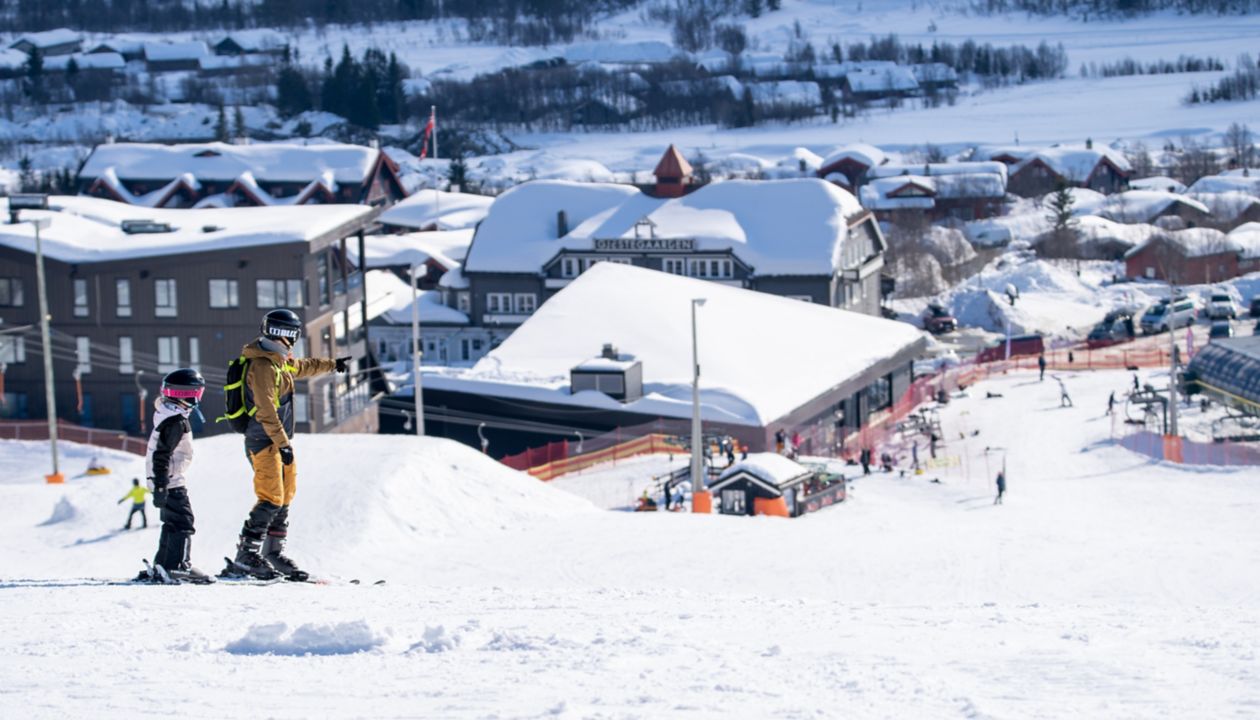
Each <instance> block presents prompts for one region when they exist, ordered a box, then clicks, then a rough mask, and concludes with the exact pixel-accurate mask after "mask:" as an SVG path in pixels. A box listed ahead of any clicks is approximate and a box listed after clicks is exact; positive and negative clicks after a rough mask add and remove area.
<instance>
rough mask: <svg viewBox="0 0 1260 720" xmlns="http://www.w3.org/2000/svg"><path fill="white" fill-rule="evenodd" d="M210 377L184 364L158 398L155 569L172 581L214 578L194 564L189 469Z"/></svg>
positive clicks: (152, 467)
mask: <svg viewBox="0 0 1260 720" xmlns="http://www.w3.org/2000/svg"><path fill="white" fill-rule="evenodd" d="M205 391H206V380H205V378H203V377H202V376H201V373H199V372H197V371H196V370H193V369H191V368H181V369H179V370H176V371H174V372H171V373H168V374H167V376H166V377H165V378H163V379H162V391H161V395H159V396H158V398H157V399H156V400H155V401H154V408H155V410H156V412H154V413H153V431H152V432H151V433H150V434H149V448H148V453H147V456H146V458H145V466H146V470H147V473H148V477H149V483H150V485H152V487H153V506H154V507H156V508H159V509H160V510H161V511H162V512H161V515H162V534H161V536H159V537H158V551H157V555H155V556H154V558H153V570H154V572H165V573H166V575H167V576H168V577H169V578H170V579H171V580H176V581H187V582H193V583H211V582H214V579H213V578H211V577H209V576H208V575H206V574H205V573H203V572H201V571H200V570H198V569H197V568H195V567H193V565H192V561H191V557H190V556H191V553H192V536H193V533H194V532H195V529H194V528H193V512H192V503H190V502H189V500H188V490H187V485H188V477H187V474H188V470H189V468H190V467H191V466H192V461H193V443H192V423H190V422H189V420H188V416H189V415H191V414H192V413H193V412H196V411H197V406H198V405H199V404H200V403H201V396H202V395H203V394H204V393H205ZM136 579H137V580H148V581H150V582H158V581H161V580H163V579H164V578H162V577H160V576H156V577H155V576H154V575H153V574H151V573H149V572H147V571H146V572H142V573H140V576H139V577H137V578H136Z"/></svg>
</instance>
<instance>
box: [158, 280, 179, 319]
mask: <svg viewBox="0 0 1260 720" xmlns="http://www.w3.org/2000/svg"><path fill="white" fill-rule="evenodd" d="M153 314H154V315H155V316H157V317H175V316H176V315H178V314H179V309H178V306H177V303H176V290H175V278H158V279H156V280H154V281H153Z"/></svg>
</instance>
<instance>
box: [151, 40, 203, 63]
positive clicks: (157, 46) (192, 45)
mask: <svg viewBox="0 0 1260 720" xmlns="http://www.w3.org/2000/svg"><path fill="white" fill-rule="evenodd" d="M209 54H210V48H208V47H206V44H205V43H204V42H202V41H200V40H193V41H185V42H147V43H145V44H144V59H145V60H148V61H150V62H173V61H176V60H200V59H201V58H203V57H206V56H207V55H209Z"/></svg>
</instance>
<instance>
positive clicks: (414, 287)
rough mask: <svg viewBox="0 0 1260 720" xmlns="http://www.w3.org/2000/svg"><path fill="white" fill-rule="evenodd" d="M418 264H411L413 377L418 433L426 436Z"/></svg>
mask: <svg viewBox="0 0 1260 720" xmlns="http://www.w3.org/2000/svg"><path fill="white" fill-rule="evenodd" d="M417 270H418V266H417V265H416V264H415V263H412V264H411V378H412V390H413V391H414V392H415V401H416V435H418V436H420V437H423V436H424V395H423V394H422V393H421V391H420V356H421V355H423V352H422V351H421V349H420V348H421V346H420V285H419V280H417V279H416V272H417Z"/></svg>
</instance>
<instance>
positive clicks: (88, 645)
mask: <svg viewBox="0 0 1260 720" xmlns="http://www.w3.org/2000/svg"><path fill="white" fill-rule="evenodd" d="M1144 377H1145V375H1144ZM1148 379H1149V380H1150V381H1151V382H1153V383H1155V384H1157V385H1158V384H1161V383H1162V382H1163V378H1161V376H1160V375H1159V374H1158V373H1157V374H1155V375H1154V376H1153V377H1150V378H1148ZM1064 380H1065V382H1066V383H1067V384H1068V387H1069V388H1070V389H1071V391H1072V394H1073V396H1074V398H1075V399H1076V404H1077V407H1076V408H1069V409H1060V408H1059V407H1058V389H1057V386H1056V385H1055V384H1053V383H1052V382H1051V381H1050V380H1047V381H1046V382H1045V383H1038V382H1037V380H1036V376H1035V374H1031V373H1015V374H1012V375H1010V376H1008V377H1005V378H1001V379H997V380H993V381H986V382H983V383H979V384H977V385H975V386H973V387H972V388H970V389H969V391H968V395H969V396H968V397H964V398H959V399H956V400H955V401H954V402H952V403H950V405H949V406H947V407H946V408H945V409H944V410H943V411H942V422H943V427H944V431H945V437H946V442H945V445H944V451H943V455H945V456H948V457H952V458H956V460H955V461H954V462H953V464H952V465H948V466H946V467H943V468H941V469H940V470H939V471H936V472H934V471H930V472H929V473H928V474H927V475H923V476H914V475H910V476H908V477H905V478H899V477H897V476H895V475H883V474H876V475H874V476H871V477H868V478H858V479H857V480H856V481H855V482H854V483H853V485H852V488H851V494H850V498H849V500H848V501H846V502H845V503H844V504H842V505H840V506H837V507H833V508H830V509H827V510H824V511H822V512H819V513H817V514H815V515H809V516H806V517H804V518H800V519H794V520H783V519H777V518H764V517H763V518H744V517H739V518H734V517H721V516H709V517H698V516H693V515H687V514H673V513H648V514H642V513H638V514H634V513H618V512H611V513H610V512H602V511H598V510H596V509H594V507H593V506H591V505H590V504H588V503H586V502H585V501H581V500H577V499H574V498H573V497H572V496H569V495H566V494H565V493H564V492H563V491H561V490H559V489H558V488H556V487H548V486H545V485H543V484H541V483H539V482H538V481H536V480H533V479H532V478H529V477H526V476H524V475H520V474H517V473H515V472H513V471H510V470H507V469H504V468H502V467H499V466H497V465H495V464H494V463H493V462H491V461H489V460H487V459H485V458H484V457H483V456H480V455H479V454H477V453H475V452H474V451H471V450H469V449H467V448H463V447H459V446H453V445H451V444H449V443H446V442H444V441H436V440H429V441H417V440H414V439H410V438H401V437H363V436H345V437H337V436H324V437H299V438H298V440H297V443H296V449H297V458H298V463H299V465H300V467H301V470H300V478H301V479H300V489H299V492H298V496H297V500H296V503H295V505H294V513H293V527H292V533H291V549H292V554H293V555H294V556H295V557H297V558H299V559H300V560H303V561H305V562H306V563H307V564H308V565H310V566H311V568H312V569H313V570H315V571H316V573H317V574H319V575H324V576H333V577H340V578H351V577H355V578H362V579H364V580H374V579H376V578H385V579H387V580H388V582H387V584H386V585H383V586H379V587H377V586H370V585H368V586H358V587H355V586H339V585H333V586H325V587H320V586H313V585H288V586H286V585H280V586H271V587H240V586H236V587H230V586H225V585H219V586H214V587H208V588H202V587H190V586H181V587H175V588H168V587H125V586H122V587H119V586H102V585H100V584H99V582H100V581H101V580H105V579H112V578H121V577H124V576H127V575H130V574H131V573H133V572H134V571H135V570H136V568H137V566H138V560H139V558H140V557H143V556H147V555H150V554H151V553H152V549H153V546H154V544H155V542H156V535H157V533H156V530H154V529H150V530H147V531H133V532H131V533H119V532H117V531H116V530H115V529H116V528H117V527H119V526H120V525H121V522H122V520H123V518H124V515H125V509H124V508H123V507H119V506H117V505H115V504H114V501H115V500H116V499H117V498H118V497H120V496H121V495H122V492H123V490H124V489H125V485H126V484H127V480H126V479H127V478H128V477H129V476H130V474H131V473H132V472H134V471H135V468H136V467H137V466H136V464H135V463H136V462H137V461H130V464H128V462H127V461H126V460H119V458H118V456H113V455H111V456H110V457H109V458H108V462H109V463H110V464H112V465H113V466H114V469H115V474H113V475H111V476H106V477H104V478H93V479H77V480H73V481H71V482H70V483H68V484H67V485H66V486H63V487H55V486H45V485H43V484H40V483H39V481H38V476H39V475H40V473H41V472H43V471H44V463H45V461H46V460H45V457H44V455H43V454H42V453H41V452H40V450H41V448H40V447H38V446H35V445H32V444H15V443H12V442H0V457H2V458H3V460H2V461H0V462H3V465H2V466H0V467H2V468H3V469H4V471H5V476H6V478H11V481H10V482H6V483H4V484H0V503H3V505H4V506H5V507H6V508H7V519H6V522H5V523H4V524H3V525H0V548H2V549H3V553H2V554H3V557H4V562H3V565H2V566H0V636H2V637H4V638H5V640H4V643H5V645H4V647H5V649H6V652H5V653H4V654H3V657H0V687H3V688H4V689H5V692H4V693H0V715H4V716H22V717H36V718H53V717H55V718H62V717H76V716H84V715H91V716H93V717H103V718H122V717H128V718H131V717H136V716H144V717H147V716H158V715H162V716H166V715H168V714H169V713H170V712H171V709H172V702H177V703H178V707H179V712H180V713H181V714H183V715H186V716H197V717H247V716H248V717H256V716H258V715H259V714H260V713H261V714H263V715H266V716H269V717H281V718H289V717H293V718H297V717H310V716H313V715H318V716H336V717H364V716H370V717H415V716H423V717H434V716H440V717H486V716H506V715H510V716H512V717H542V716H556V715H558V716H574V717H591V716H596V717H605V716H611V717H683V718H686V717H697V718H698V717H715V716H737V717H754V716H755V717H769V716H814V717H835V716H844V717H856V718H875V717H890V716H893V717H955V716H959V715H962V716H970V717H1020V718H1050V717H1063V716H1064V715H1075V716H1082V717H1098V716H1107V717H1125V718H1129V717H1170V718H1171V717H1190V716H1194V717H1224V716H1231V715H1246V714H1248V713H1249V712H1250V709H1251V708H1254V707H1256V704H1257V703H1260V695H1258V694H1257V686H1256V685H1255V683H1254V682H1253V679H1254V677H1255V676H1256V673H1257V671H1258V670H1260V668H1258V667H1257V664H1256V663H1257V661H1256V657H1255V653H1254V648H1255V647H1256V645H1257V643H1258V642H1260V631H1257V628H1256V626H1255V623H1254V622H1252V619H1253V618H1254V617H1255V614H1256V612H1257V611H1258V610H1260V607H1258V606H1257V598H1260V561H1258V560H1257V558H1256V555H1255V553H1254V552H1253V551H1252V548H1254V547H1255V546H1256V544H1257V542H1260V530H1258V529H1257V526H1256V524H1255V522H1254V512H1253V509H1254V507H1255V506H1256V504H1257V503H1258V502H1260V485H1257V483H1256V480H1257V478H1256V475H1255V473H1254V472H1252V471H1251V470H1250V469H1236V470H1227V469H1219V468H1193V467H1186V468H1180V467H1174V466H1167V465H1164V464H1162V463H1153V462H1150V461H1148V460H1146V459H1145V458H1142V457H1139V456H1136V455H1134V454H1131V453H1129V452H1128V451H1126V450H1123V449H1120V448H1117V447H1115V446H1113V445H1111V444H1110V443H1109V442H1108V441H1107V438H1108V435H1109V433H1110V428H1111V423H1110V421H1109V420H1108V419H1106V418H1105V417H1104V416H1103V414H1102V410H1103V407H1104V405H1105V400H1106V395H1107V393H1108V392H1110V391H1111V390H1120V389H1123V388H1124V387H1125V386H1127V385H1128V383H1129V381H1130V377H1129V374H1128V373H1126V372H1098V373H1094V374H1075V375H1067V376H1065V377H1064ZM989 392H992V393H995V394H998V395H1001V397H998V398H991V399H990V398H986V393H989ZM977 432H978V434H977ZM986 449H987V450H988V452H986ZM197 451H198V460H197V465H196V470H195V473H194V477H193V478H192V499H193V505H194V509H195V511H196V513H197V524H198V533H197V535H196V537H195V539H194V558H195V559H196V560H197V561H199V562H200V564H201V565H202V566H203V567H205V568H206V569H215V570H217V567H216V565H217V562H216V561H217V560H218V557H219V556H220V555H222V554H224V553H226V552H227V551H228V549H229V548H230V546H231V542H232V538H233V536H234V535H235V533H236V532H237V530H238V529H239V524H240V521H241V519H242V518H243V513H244V512H245V510H246V509H247V508H248V507H249V505H250V503H251V501H252V498H251V493H250V489H249V480H248V474H247V471H246V468H245V463H244V461H243V459H242V458H241V457H240V452H239V446H238V445H236V444H235V443H234V442H233V441H232V439H230V438H221V439H216V440H208V441H198V443H197ZM69 452H72V453H74V454H75V455H74V458H75V459H74V460H73V462H72V463H68V467H69V468H70V469H71V470H73V469H74V468H75V467H77V466H79V465H82V464H85V462H86V461H85V455H86V454H85V453H83V452H82V451H81V450H78V449H73V450H71V451H69ZM1003 462H1004V463H1005V465H1006V468H1007V471H1008V477H1009V487H1008V494H1007V498H1006V503H1005V504H1004V505H1003V506H1000V507H995V506H994V505H993V504H992V502H993V492H992V490H993V488H992V476H993V475H994V474H995V473H996V471H997V469H998V468H999V467H1001V466H1002V464H1003ZM933 477H937V478H939V479H940V480H941V481H942V483H941V484H933V483H931V482H929V480H930V479H931V478H933ZM578 480H579V479H578V478H575V479H574V481H578ZM59 506H60V507H61V508H62V509H61V510H57V508H58V507H59ZM71 509H72V511H71ZM277 677H282V678H284V689H283V692H282V693H281V692H280V691H277V690H276V686H275V683H274V681H273V680H272V678H277ZM263 688H266V692H265V693H257V692H255V690H261V689H263ZM242 692H244V693H245V696H242ZM173 693H174V694H175V695H176V696H177V700H172V694H173ZM263 695H274V696H275V697H274V699H272V698H269V699H267V700H259V699H258V698H259V697H261V696H263Z"/></svg>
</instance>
